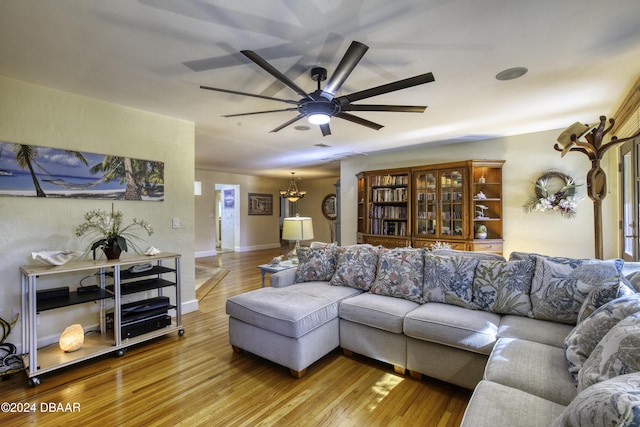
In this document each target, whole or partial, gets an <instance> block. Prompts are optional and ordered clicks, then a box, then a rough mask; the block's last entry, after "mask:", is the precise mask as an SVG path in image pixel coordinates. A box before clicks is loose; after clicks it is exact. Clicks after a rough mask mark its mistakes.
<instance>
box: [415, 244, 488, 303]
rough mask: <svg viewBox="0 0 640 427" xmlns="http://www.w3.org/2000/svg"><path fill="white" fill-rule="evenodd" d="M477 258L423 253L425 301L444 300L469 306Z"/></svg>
mask: <svg viewBox="0 0 640 427" xmlns="http://www.w3.org/2000/svg"><path fill="white" fill-rule="evenodd" d="M478 262H479V260H478V259H477V258H472V257H466V256H439V255H433V254H425V255H424V290H423V298H424V300H425V301H433V302H444V303H447V304H453V305H459V306H461V307H466V308H469V306H470V303H471V299H472V295H473V294H472V285H473V275H474V272H475V269H476V266H477V265H478Z"/></svg>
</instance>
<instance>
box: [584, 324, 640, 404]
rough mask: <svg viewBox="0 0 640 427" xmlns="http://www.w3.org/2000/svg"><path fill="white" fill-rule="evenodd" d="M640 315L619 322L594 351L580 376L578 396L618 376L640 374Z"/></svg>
mask: <svg viewBox="0 0 640 427" xmlns="http://www.w3.org/2000/svg"><path fill="white" fill-rule="evenodd" d="M638 349H640V313H634V314H632V315H631V316H629V317H626V318H625V319H623V320H621V321H620V322H618V323H617V324H616V325H615V326H614V327H613V328H612V329H611V330H610V331H609V332H607V334H606V335H605V336H604V338H602V340H600V342H599V343H598V345H597V346H596V348H594V349H593V351H592V352H591V355H590V356H589V358H588V359H587V360H586V361H585V362H584V366H583V367H582V369H580V372H579V373H578V393H580V392H582V391H583V390H585V389H586V388H587V387H589V386H591V385H593V384H596V383H599V382H602V381H606V380H608V379H609V378H613V377H617V376H618V375H625V374H631V373H634V372H639V371H640V351H638Z"/></svg>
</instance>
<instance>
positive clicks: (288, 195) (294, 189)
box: [280, 172, 307, 202]
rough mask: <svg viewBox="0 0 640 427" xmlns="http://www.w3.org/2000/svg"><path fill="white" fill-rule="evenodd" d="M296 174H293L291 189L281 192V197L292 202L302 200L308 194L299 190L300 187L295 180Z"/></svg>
mask: <svg viewBox="0 0 640 427" xmlns="http://www.w3.org/2000/svg"><path fill="white" fill-rule="evenodd" d="M294 174H295V172H291V182H290V183H289V188H288V189H287V190H280V196H282V197H283V198H285V199H287V200H288V201H290V202H297V201H298V200H300V199H302V198H303V197H304V195H305V194H307V192H306V191H299V190H298V186H297V185H296V183H295V181H294V180H293V175H294Z"/></svg>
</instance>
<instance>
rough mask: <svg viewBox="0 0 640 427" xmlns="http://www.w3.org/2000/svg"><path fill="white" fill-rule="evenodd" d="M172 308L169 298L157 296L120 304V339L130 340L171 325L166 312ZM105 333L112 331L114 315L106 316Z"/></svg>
mask: <svg viewBox="0 0 640 427" xmlns="http://www.w3.org/2000/svg"><path fill="white" fill-rule="evenodd" d="M170 308H174V307H173V306H172V305H170V303H169V297H165V296H158V297H154V298H149V299H145V300H140V301H134V302H130V303H127V304H122V306H121V307H120V318H121V319H120V327H121V329H120V330H121V333H122V338H131V337H135V336H138V335H141V334H145V333H147V332H151V331H155V330H156V329H161V328H164V327H165V326H169V325H170V324H171V316H169V315H167V311H168V310H169V309H170ZM106 323H107V325H106V326H107V331H113V328H114V314H113V312H109V313H107V315H106Z"/></svg>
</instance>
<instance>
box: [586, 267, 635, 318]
mask: <svg viewBox="0 0 640 427" xmlns="http://www.w3.org/2000/svg"><path fill="white" fill-rule="evenodd" d="M634 293H635V290H634V289H633V285H631V283H629V281H628V280H627V279H626V278H624V277H621V278H620V281H618V282H612V283H606V284H604V285H601V286H599V287H597V288H595V289H594V290H592V291H591V292H589V295H587V299H585V300H584V302H583V303H582V306H581V307H580V311H579V312H578V321H577V323H580V322H582V321H583V320H585V319H586V318H587V317H589V316H591V314H592V313H593V312H594V311H596V310H597V309H598V308H600V307H602V306H603V305H605V304H607V303H609V302H611V301H613V300H614V299H618V298H622V297H626V296H629V295H633V294H634Z"/></svg>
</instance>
